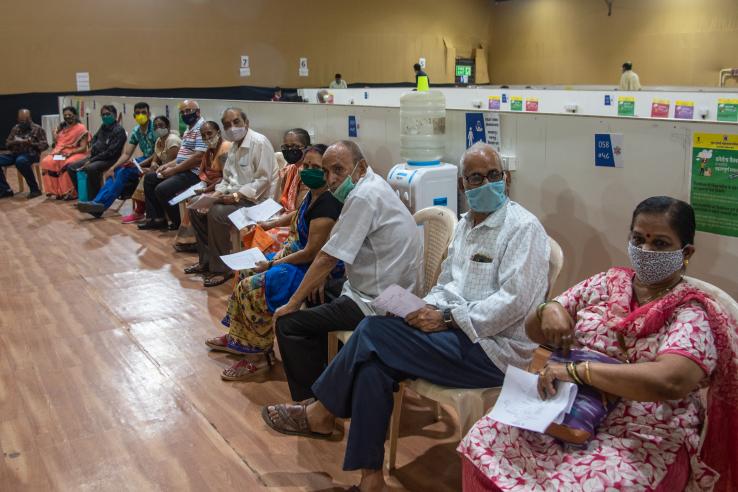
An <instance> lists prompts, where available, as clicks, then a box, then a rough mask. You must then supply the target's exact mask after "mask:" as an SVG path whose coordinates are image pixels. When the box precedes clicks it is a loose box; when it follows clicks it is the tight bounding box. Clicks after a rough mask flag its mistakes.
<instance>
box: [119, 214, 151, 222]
mask: <svg viewBox="0 0 738 492" xmlns="http://www.w3.org/2000/svg"><path fill="white" fill-rule="evenodd" d="M145 218H146V216H145V215H139V214H130V215H126V216H125V217H123V218H122V219H121V221H120V222H121V224H135V223H136V222H141V221H142V220H144V219H145Z"/></svg>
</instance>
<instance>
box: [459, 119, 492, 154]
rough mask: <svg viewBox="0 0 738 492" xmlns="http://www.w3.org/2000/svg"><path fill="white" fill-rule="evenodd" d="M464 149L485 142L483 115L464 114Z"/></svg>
mask: <svg viewBox="0 0 738 492" xmlns="http://www.w3.org/2000/svg"><path fill="white" fill-rule="evenodd" d="M464 135H465V137H466V148H467V149H468V148H469V147H471V146H472V145H474V144H475V143H477V142H486V141H487V138H486V134H485V131H484V114H483V113H466V133H465V134H464Z"/></svg>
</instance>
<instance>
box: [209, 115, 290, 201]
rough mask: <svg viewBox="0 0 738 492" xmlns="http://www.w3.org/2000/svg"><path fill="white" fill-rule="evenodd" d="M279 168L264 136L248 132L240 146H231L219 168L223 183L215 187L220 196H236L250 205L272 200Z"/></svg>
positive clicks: (272, 149) (271, 148)
mask: <svg viewBox="0 0 738 492" xmlns="http://www.w3.org/2000/svg"><path fill="white" fill-rule="evenodd" d="M278 180H279V168H278V167H277V160H276V159H275V157H274V147H272V144H271V143H270V142H269V139H267V138H266V137H265V136H264V135H262V134H261V133H258V132H255V131H254V130H252V129H251V128H249V130H248V132H247V133H246V136H245V137H244V138H243V142H241V145H233V146H232V147H231V148H230V150H229V151H228V158H227V160H226V163H225V167H224V168H223V179H222V180H221V182H220V183H218V184H217V185H215V191H219V192H221V193H226V194H228V193H236V192H238V193H240V194H242V195H243V196H245V197H246V198H247V199H249V200H251V201H252V202H254V203H258V202H262V201H264V200H266V199H267V198H271V197H273V196H274V190H275V189H276V186H277V182H278Z"/></svg>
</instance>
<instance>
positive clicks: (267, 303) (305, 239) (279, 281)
mask: <svg viewBox="0 0 738 492" xmlns="http://www.w3.org/2000/svg"><path fill="white" fill-rule="evenodd" d="M325 149H326V147H325V145H320V144H318V145H314V146H312V147H309V148H308V149H307V150H306V151H305V157H304V160H303V163H304V168H303V170H302V171H301V172H300V174H301V179H302V181H303V182H304V183H305V185H306V186H307V187H309V188H310V191H309V192H308V194H307V195H306V196H305V199H304V200H303V202H302V205H301V206H300V209H299V211H298V212H297V213H296V214H295V215H294V217H293V219H292V223H291V224H290V237H289V238H288V239H287V240H286V241H285V242H284V244H283V245H282V249H281V250H280V251H279V252H278V253H276V254H269V255H267V258H268V259H269V262H268V263H262V264H259V265H257V266H256V268H254V269H253V270H248V271H245V272H242V274H241V281H240V282H239V283H238V284H237V286H236V289H235V291H234V292H233V295H232V296H231V300H230V303H229V304H228V310H227V314H226V316H225V318H224V319H223V324H224V325H225V326H227V327H228V328H229V331H228V334H226V335H222V336H219V337H215V338H211V339H209V340H207V341H206V344H207V346H208V347H210V348H211V349H213V350H219V351H223V352H229V353H232V354H237V355H244V356H245V358H244V359H243V360H241V361H239V362H237V363H236V364H234V365H233V366H231V367H230V368H228V369H226V370H224V371H223V374H222V376H221V377H222V378H223V379H225V380H228V381H235V380H244V379H249V378H250V377H252V376H253V375H254V374H256V373H260V372H264V371H266V370H268V369H269V366H270V365H271V363H272V361H271V353H272V351H273V349H272V345H273V344H274V331H273V327H272V314H273V313H274V311H276V309H277V308H279V307H280V306H282V305H283V304H285V303H286V302H287V301H288V300H289V298H290V296H292V294H293V293H294V292H295V290H297V287H298V286H299V285H300V282H301V281H302V278H303V276H304V275H305V272H306V271H307V269H308V267H309V266H310V263H311V262H312V261H313V259H314V258H315V256H316V255H317V254H318V252H319V251H320V250H321V248H322V247H323V246H324V245H325V243H326V241H327V240H328V237H329V235H330V232H331V229H333V225H334V224H335V223H336V220H338V216H339V215H340V213H341V207H342V205H341V202H339V201H338V200H337V199H336V198H335V197H334V196H333V195H332V194H331V193H330V191H329V190H328V187H327V184H326V179H325V173H324V172H323V168H322V167H321V162H322V156H323V153H324V152H325ZM342 268H343V267H342V266H340V267H338V268H336V270H335V271H334V276H341V275H342V273H343V272H342Z"/></svg>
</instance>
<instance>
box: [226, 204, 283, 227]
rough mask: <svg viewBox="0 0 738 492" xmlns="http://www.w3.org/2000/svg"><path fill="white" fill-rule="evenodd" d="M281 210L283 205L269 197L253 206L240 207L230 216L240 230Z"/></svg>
mask: <svg viewBox="0 0 738 492" xmlns="http://www.w3.org/2000/svg"><path fill="white" fill-rule="evenodd" d="M280 210H282V205H280V204H279V203H277V202H275V201H274V200H272V199H271V198H269V199H267V200H264V201H263V202H261V203H258V204H256V205H254V206H253V207H244V208H239V209H238V210H236V211H235V212H233V213H232V214H229V215H228V218H229V219H231V222H233V225H234V226H236V228H237V229H238V230H239V231H240V230H241V229H243V228H245V227H248V226H250V225H254V224H256V223H257V222H262V221H264V220H268V219H270V218H272V216H274V214H276V213H277V212H279V211H280Z"/></svg>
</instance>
